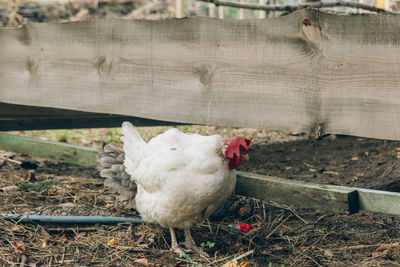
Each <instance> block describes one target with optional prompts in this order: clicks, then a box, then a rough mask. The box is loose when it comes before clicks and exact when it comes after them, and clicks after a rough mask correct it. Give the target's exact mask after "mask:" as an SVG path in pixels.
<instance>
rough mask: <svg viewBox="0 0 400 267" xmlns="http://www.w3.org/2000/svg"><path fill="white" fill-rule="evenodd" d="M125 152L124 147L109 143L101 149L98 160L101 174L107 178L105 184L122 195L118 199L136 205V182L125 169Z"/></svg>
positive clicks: (129, 204)
mask: <svg viewBox="0 0 400 267" xmlns="http://www.w3.org/2000/svg"><path fill="white" fill-rule="evenodd" d="M124 159H125V153H124V150H123V149H122V147H118V146H116V145H111V144H107V145H105V146H103V147H102V148H100V149H99V152H98V154H97V161H98V162H99V164H100V176H101V177H103V178H105V180H104V185H106V186H110V187H112V188H114V189H115V190H116V191H117V192H118V193H119V194H120V195H119V197H118V200H120V201H126V202H127V203H128V206H129V207H131V208H134V207H135V195H136V184H135V183H134V182H133V181H131V179H130V178H131V177H130V175H129V174H128V173H127V172H126V171H125V166H124Z"/></svg>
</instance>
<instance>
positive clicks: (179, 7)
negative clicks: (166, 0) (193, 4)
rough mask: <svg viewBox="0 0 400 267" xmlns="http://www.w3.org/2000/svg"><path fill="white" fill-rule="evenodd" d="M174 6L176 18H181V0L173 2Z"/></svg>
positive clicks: (182, 14)
mask: <svg viewBox="0 0 400 267" xmlns="http://www.w3.org/2000/svg"><path fill="white" fill-rule="evenodd" d="M175 1H176V2H175V4H176V15H175V16H176V18H178V19H180V18H183V16H184V12H183V0H175Z"/></svg>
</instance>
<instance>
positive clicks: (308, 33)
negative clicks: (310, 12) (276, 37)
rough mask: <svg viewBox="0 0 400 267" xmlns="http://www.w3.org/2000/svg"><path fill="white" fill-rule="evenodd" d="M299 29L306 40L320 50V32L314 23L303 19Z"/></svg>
mask: <svg viewBox="0 0 400 267" xmlns="http://www.w3.org/2000/svg"><path fill="white" fill-rule="evenodd" d="M301 29H302V31H303V34H304V36H305V37H306V39H307V40H308V41H309V42H310V43H311V44H312V45H313V46H314V47H315V48H318V49H321V30H320V29H319V26H318V24H317V23H316V22H314V21H312V20H311V19H303V21H302V22H301Z"/></svg>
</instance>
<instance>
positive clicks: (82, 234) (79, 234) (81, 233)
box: [75, 232, 86, 237]
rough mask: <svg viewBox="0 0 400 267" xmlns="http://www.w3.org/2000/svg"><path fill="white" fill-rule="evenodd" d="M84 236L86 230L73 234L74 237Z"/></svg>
mask: <svg viewBox="0 0 400 267" xmlns="http://www.w3.org/2000/svg"><path fill="white" fill-rule="evenodd" d="M84 236H86V232H80V233H77V234H76V235H75V237H84Z"/></svg>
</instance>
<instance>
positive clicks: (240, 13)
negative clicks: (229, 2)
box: [239, 0, 244, 19]
mask: <svg viewBox="0 0 400 267" xmlns="http://www.w3.org/2000/svg"><path fill="white" fill-rule="evenodd" d="M240 3H244V0H240ZM239 19H244V8H240V9H239Z"/></svg>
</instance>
